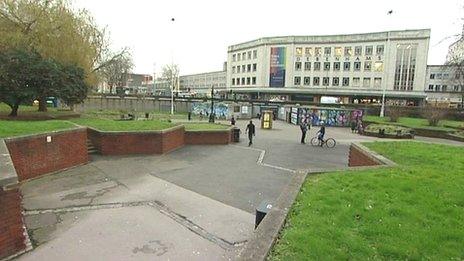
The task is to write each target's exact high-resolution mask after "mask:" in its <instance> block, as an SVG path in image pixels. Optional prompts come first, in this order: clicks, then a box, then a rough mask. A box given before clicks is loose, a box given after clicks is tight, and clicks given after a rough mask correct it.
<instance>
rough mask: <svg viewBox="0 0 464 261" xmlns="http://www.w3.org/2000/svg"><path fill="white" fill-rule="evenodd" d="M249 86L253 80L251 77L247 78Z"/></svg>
mask: <svg viewBox="0 0 464 261" xmlns="http://www.w3.org/2000/svg"><path fill="white" fill-rule="evenodd" d="M246 79H247V85H250V84H251V78H250V77H247V78H246Z"/></svg>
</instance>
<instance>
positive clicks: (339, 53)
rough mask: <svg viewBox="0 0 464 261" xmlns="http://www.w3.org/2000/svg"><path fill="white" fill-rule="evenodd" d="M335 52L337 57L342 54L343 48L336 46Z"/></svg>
mask: <svg viewBox="0 0 464 261" xmlns="http://www.w3.org/2000/svg"><path fill="white" fill-rule="evenodd" d="M334 53H335V56H337V57H340V56H342V48H341V47H335V48H334Z"/></svg>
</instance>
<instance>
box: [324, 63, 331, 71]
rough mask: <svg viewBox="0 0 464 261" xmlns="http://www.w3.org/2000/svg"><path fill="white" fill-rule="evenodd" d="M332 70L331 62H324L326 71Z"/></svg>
mask: <svg viewBox="0 0 464 261" xmlns="http://www.w3.org/2000/svg"><path fill="white" fill-rule="evenodd" d="M329 70H330V62H324V71H329Z"/></svg>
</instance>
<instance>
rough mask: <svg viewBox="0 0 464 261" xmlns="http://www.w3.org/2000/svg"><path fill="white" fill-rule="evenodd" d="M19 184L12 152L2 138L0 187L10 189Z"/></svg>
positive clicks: (0, 143) (0, 148)
mask: <svg viewBox="0 0 464 261" xmlns="http://www.w3.org/2000/svg"><path fill="white" fill-rule="evenodd" d="M17 184H18V175H17V173H16V169H15V168H14V165H13V161H12V160H11V156H10V152H9V151H8V148H7V146H6V143H5V141H4V140H3V139H0V188H2V189H3V190H8V189H9V188H11V187H14V186H16V185H17Z"/></svg>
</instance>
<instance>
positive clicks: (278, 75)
mask: <svg viewBox="0 0 464 261" xmlns="http://www.w3.org/2000/svg"><path fill="white" fill-rule="evenodd" d="M285 58H286V48H285V47H271V61H270V70H269V72H270V75H269V87H285V65H286V59H285Z"/></svg>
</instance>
